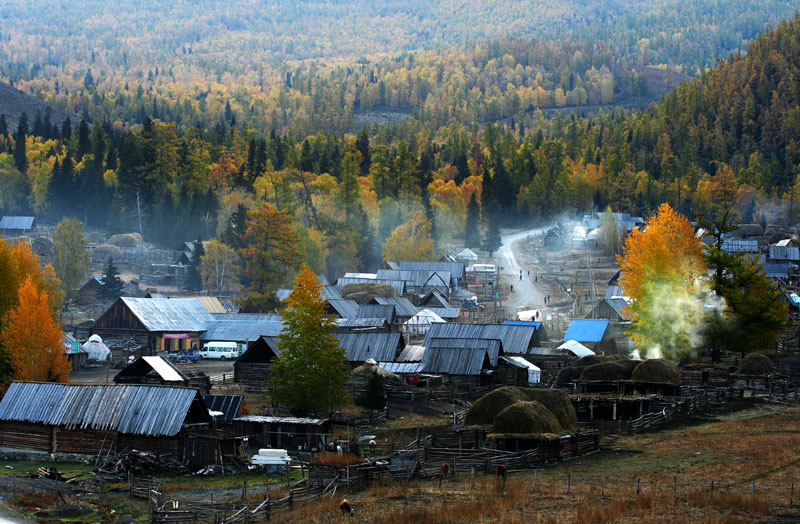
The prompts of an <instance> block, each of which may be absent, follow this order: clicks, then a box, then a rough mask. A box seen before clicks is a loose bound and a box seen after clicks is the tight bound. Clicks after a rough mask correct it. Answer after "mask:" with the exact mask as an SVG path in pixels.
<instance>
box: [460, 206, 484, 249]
mask: <svg viewBox="0 0 800 524" xmlns="http://www.w3.org/2000/svg"><path fill="white" fill-rule="evenodd" d="M480 219H481V210H480V208H479V207H478V200H477V199H476V198H475V193H472V196H470V198H469V205H468V206H467V221H466V224H465V225H464V246H465V247H476V246H479V245H480V243H481V233H480V231H478V222H479V221H480Z"/></svg>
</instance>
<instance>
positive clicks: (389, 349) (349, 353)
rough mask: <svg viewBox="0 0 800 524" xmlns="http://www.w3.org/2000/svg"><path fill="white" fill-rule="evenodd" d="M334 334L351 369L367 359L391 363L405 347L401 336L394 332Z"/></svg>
mask: <svg viewBox="0 0 800 524" xmlns="http://www.w3.org/2000/svg"><path fill="white" fill-rule="evenodd" d="M334 334H335V335H336V338H338V339H339V345H340V346H341V347H342V348H344V350H345V352H346V357H345V358H347V361H348V362H350V365H351V366H352V367H357V366H360V365H361V364H363V363H364V362H366V361H367V360H369V359H373V360H375V361H376V362H393V361H394V360H395V358H397V356H398V355H400V353H401V352H402V351H403V349H405V347H406V341H405V339H404V338H403V335H402V334H401V333H399V332H396V331H393V332H379V331H349V332H346V333H341V332H340V333H334Z"/></svg>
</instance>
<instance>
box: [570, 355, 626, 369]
mask: <svg viewBox="0 0 800 524" xmlns="http://www.w3.org/2000/svg"><path fill="white" fill-rule="evenodd" d="M627 359H628V357H626V356H623V355H587V356H585V357H581V358H579V359H578V360H577V361H575V363H574V364H573V366H584V367H586V366H594V365H595V364H602V363H603V362H613V361H615V360H627Z"/></svg>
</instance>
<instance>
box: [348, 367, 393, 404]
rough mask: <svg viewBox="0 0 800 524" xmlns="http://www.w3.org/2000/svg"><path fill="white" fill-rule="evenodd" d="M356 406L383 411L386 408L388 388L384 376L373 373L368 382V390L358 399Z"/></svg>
mask: <svg viewBox="0 0 800 524" xmlns="http://www.w3.org/2000/svg"><path fill="white" fill-rule="evenodd" d="M355 402H356V405H357V406H361V407H362V408H367V409H373V410H375V411H381V410H383V409H384V408H386V387H385V381H384V378H383V376H382V375H381V374H380V373H373V374H372V375H371V376H370V377H369V380H368V381H367V389H366V390H365V391H364V393H363V394H362V395H359V396H358V397H356V401H355Z"/></svg>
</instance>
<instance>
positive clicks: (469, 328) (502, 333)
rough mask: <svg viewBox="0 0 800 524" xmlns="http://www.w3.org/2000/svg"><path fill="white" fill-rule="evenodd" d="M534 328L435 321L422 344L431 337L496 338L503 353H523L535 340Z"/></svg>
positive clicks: (426, 342) (424, 344) (532, 326)
mask: <svg viewBox="0 0 800 524" xmlns="http://www.w3.org/2000/svg"><path fill="white" fill-rule="evenodd" d="M536 329H537V328H536V326H534V325H524V326H515V325H509V324H461V323H455V322H445V323H435V324H431V327H430V329H429V330H428V333H427V335H425V341H424V342H423V343H422V345H423V346H428V342H429V341H430V340H431V339H433V338H483V339H498V340H500V341H501V342H502V343H503V351H504V352H505V353H511V354H515V355H525V354H526V353H527V352H528V348H529V347H530V346H531V345H533V342H534V341H535V335H536Z"/></svg>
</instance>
